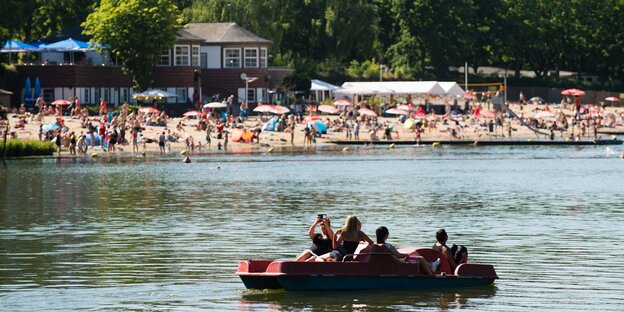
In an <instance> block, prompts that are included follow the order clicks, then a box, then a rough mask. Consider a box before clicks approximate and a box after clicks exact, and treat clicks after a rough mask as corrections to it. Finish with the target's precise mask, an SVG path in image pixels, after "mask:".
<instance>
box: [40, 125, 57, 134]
mask: <svg viewBox="0 0 624 312" xmlns="http://www.w3.org/2000/svg"><path fill="white" fill-rule="evenodd" d="M59 127H60V126H59V125H57V124H55V123H49V124H46V125H43V127H41V129H42V130H43V132H48V131H54V130H56V129H58V128H59Z"/></svg>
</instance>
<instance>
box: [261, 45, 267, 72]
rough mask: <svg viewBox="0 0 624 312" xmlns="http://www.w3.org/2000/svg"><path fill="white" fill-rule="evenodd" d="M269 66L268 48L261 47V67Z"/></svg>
mask: <svg viewBox="0 0 624 312" xmlns="http://www.w3.org/2000/svg"><path fill="white" fill-rule="evenodd" d="M267 67H268V63H267V49H266V48H261V49H260V68H267Z"/></svg>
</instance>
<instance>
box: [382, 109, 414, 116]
mask: <svg viewBox="0 0 624 312" xmlns="http://www.w3.org/2000/svg"><path fill="white" fill-rule="evenodd" d="M386 114H392V115H408V114H409V112H408V111H406V110H402V109H400V108H391V109H387V110H386Z"/></svg>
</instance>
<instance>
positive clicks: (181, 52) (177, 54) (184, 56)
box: [174, 45, 190, 66]
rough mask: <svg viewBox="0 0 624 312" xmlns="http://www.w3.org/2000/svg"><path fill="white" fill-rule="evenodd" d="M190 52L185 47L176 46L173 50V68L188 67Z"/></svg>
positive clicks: (187, 47)
mask: <svg viewBox="0 0 624 312" xmlns="http://www.w3.org/2000/svg"><path fill="white" fill-rule="evenodd" d="M189 54H190V51H189V46H187V45H176V46H175V49H174V58H175V66H189V65H190V57H189Z"/></svg>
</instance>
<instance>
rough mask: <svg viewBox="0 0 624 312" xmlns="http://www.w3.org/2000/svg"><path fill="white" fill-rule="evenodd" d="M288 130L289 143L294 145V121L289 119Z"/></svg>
mask: <svg viewBox="0 0 624 312" xmlns="http://www.w3.org/2000/svg"><path fill="white" fill-rule="evenodd" d="M288 130H290V145H293V146H294V145H295V121H294V120H291V121H290V124H289V125H288Z"/></svg>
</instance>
